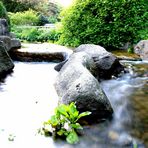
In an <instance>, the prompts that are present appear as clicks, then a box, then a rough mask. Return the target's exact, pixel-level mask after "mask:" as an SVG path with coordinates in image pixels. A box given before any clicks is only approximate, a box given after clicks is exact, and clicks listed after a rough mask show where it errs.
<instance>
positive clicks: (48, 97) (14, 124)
mask: <svg viewBox="0 0 148 148" xmlns="http://www.w3.org/2000/svg"><path fill="white" fill-rule="evenodd" d="M122 63H123V64H124V65H126V66H127V69H128V71H129V73H127V74H123V75H122V76H121V77H120V78H116V79H112V80H108V81H103V82H102V83H101V85H102V88H103V89H104V91H105V93H106V95H107V96H108V98H109V100H110V102H111V104H112V106H113V109H114V115H113V119H112V120H110V121H104V122H102V123H99V124H95V125H88V126H85V127H84V131H83V132H82V133H81V135H82V136H80V142H79V143H78V144H77V145H69V144H67V143H66V142H64V141H62V140H57V141H53V140H52V138H50V137H44V136H42V135H40V134H38V133H37V131H38V129H39V128H40V127H41V126H42V123H43V122H44V121H46V120H48V118H49V117H50V116H51V114H52V113H53V110H54V108H55V106H56V105H57V101H58V97H57V95H56V92H55V90H54V87H53V83H54V80H55V78H56V75H57V72H56V71H54V69H53V67H54V66H55V64H56V63H25V62H15V68H14V72H13V73H12V74H11V75H9V76H8V77H7V78H5V80H4V81H2V82H1V83H0V148H27V147H30V148H35V147H36V148H37V147H39V148H41V147H42V148H58V147H59V148H71V147H78V148H126V147H127V148H132V147H133V148H137V147H138V148H146V147H147V146H148V116H147V115H148V97H147V96H148V62H126V61H123V62H122Z"/></svg>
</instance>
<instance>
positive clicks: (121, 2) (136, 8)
mask: <svg viewBox="0 0 148 148" xmlns="http://www.w3.org/2000/svg"><path fill="white" fill-rule="evenodd" d="M147 6H148V3H146V0H87V1H84V0H76V1H75V3H74V4H73V5H72V6H71V7H70V8H69V9H67V10H65V11H63V12H62V13H61V18H62V24H63V29H62V35H61V37H60V40H59V43H61V44H64V45H68V46H78V45H80V44H83V43H94V44H100V45H102V46H104V47H115V48H119V47H121V46H123V45H124V44H125V43H127V42H130V43H131V44H133V42H134V41H137V40H140V36H139V35H138V32H139V31H140V30H144V29H146V28H145V27H146V22H147V21H146V20H147V18H148V13H146V12H147V8H148V7H147Z"/></svg>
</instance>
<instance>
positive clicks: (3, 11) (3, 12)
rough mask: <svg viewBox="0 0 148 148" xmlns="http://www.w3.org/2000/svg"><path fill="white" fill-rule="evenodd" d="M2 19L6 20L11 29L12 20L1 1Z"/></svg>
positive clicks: (0, 11)
mask: <svg viewBox="0 0 148 148" xmlns="http://www.w3.org/2000/svg"><path fill="white" fill-rule="evenodd" d="M0 18H4V19H6V20H7V21H8V24H9V27H10V20H9V17H8V14H7V10H6V8H5V6H4V5H3V3H2V2H1V1H0Z"/></svg>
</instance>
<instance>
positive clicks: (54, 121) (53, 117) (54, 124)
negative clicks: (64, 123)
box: [50, 115, 59, 126]
mask: <svg viewBox="0 0 148 148" xmlns="http://www.w3.org/2000/svg"><path fill="white" fill-rule="evenodd" d="M58 122H59V121H58V119H57V117H56V116H55V115H53V116H51V119H50V123H51V126H57V125H58Z"/></svg>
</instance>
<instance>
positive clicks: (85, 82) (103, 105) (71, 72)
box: [55, 51, 113, 122]
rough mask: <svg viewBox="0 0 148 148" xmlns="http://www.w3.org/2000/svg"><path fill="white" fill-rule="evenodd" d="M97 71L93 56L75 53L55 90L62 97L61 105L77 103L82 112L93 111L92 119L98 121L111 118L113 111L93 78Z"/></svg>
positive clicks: (66, 64)
mask: <svg viewBox="0 0 148 148" xmlns="http://www.w3.org/2000/svg"><path fill="white" fill-rule="evenodd" d="M96 69H97V67H96V64H95V62H94V60H93V59H92V56H91V55H89V54H88V53H86V52H83V51H82V52H76V53H73V54H72V55H71V56H70V58H69V59H68V61H67V62H66V63H65V64H64V65H63V67H62V69H61V70H60V72H59V74H58V76H57V79H56V83H55V88H56V90H57V93H58V95H59V97H60V99H59V103H64V104H69V103H71V102H76V106H77V108H78V110H79V111H80V112H83V111H91V112H92V114H91V115H90V119H95V120H98V119H102V118H107V117H110V116H111V115H112V113H113V109H112V107H111V104H110V102H109V100H108V98H107V97H106V95H105V93H104V91H103V90H102V88H101V86H100V84H99V82H98V80H97V79H96V78H95V77H94V76H93V75H95V72H96ZM95 120H94V122H95Z"/></svg>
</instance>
